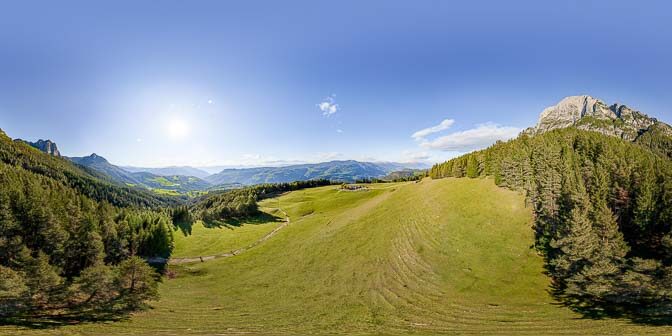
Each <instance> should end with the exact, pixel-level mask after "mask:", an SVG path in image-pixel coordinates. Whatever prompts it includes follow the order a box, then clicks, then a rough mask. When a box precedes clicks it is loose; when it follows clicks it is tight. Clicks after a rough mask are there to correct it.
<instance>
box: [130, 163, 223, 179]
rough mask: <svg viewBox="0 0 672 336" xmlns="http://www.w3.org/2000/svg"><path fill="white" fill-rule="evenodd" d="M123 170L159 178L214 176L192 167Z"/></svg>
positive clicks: (131, 168) (132, 168)
mask: <svg viewBox="0 0 672 336" xmlns="http://www.w3.org/2000/svg"><path fill="white" fill-rule="evenodd" d="M121 168H122V169H123V170H125V171H128V172H131V173H140V172H145V173H152V174H154V175H159V176H175V175H183V176H195V177H198V178H201V179H202V178H205V177H207V176H209V175H212V174H213V173H209V172H207V171H205V170H203V169H199V168H194V167H190V166H170V167H162V168H142V167H130V166H122V167H121ZM218 171H219V170H217V172H218Z"/></svg>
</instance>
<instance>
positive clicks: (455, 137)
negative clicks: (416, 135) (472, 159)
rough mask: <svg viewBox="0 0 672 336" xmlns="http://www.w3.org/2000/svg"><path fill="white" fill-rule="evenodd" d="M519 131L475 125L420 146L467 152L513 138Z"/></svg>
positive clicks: (488, 125)
mask: <svg viewBox="0 0 672 336" xmlns="http://www.w3.org/2000/svg"><path fill="white" fill-rule="evenodd" d="M520 131H521V129H519V128H516V127H509V126H500V125H498V124H494V123H485V124H479V125H476V127H475V128H472V129H468V130H465V131H461V132H454V133H450V134H447V135H444V136H441V137H438V138H436V139H434V140H431V141H424V142H422V143H421V146H422V147H424V148H427V149H434V150H441V151H458V152H468V151H473V150H476V149H481V148H485V147H487V146H490V145H492V144H493V143H495V142H496V141H497V140H509V139H512V138H515V137H516V136H517V135H518V133H520Z"/></svg>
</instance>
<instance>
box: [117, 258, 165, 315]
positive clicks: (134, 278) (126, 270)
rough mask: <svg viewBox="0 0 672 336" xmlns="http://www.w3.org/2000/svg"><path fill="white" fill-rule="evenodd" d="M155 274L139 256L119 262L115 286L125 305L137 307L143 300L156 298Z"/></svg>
mask: <svg viewBox="0 0 672 336" xmlns="http://www.w3.org/2000/svg"><path fill="white" fill-rule="evenodd" d="M155 274H156V273H155V272H154V270H153V269H152V268H151V267H150V266H149V265H147V263H146V262H145V261H144V260H142V259H141V258H139V257H130V258H128V259H126V260H124V261H122V262H121V263H120V264H119V266H118V267H117V279H116V288H117V290H118V291H119V293H120V294H121V295H122V297H123V298H124V300H125V302H126V304H127V305H129V306H131V307H138V306H140V305H141V304H142V302H144V301H145V300H151V299H156V298H158V291H157V283H156V280H155V279H154V276H155Z"/></svg>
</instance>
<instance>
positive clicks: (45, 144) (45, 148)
mask: <svg viewBox="0 0 672 336" xmlns="http://www.w3.org/2000/svg"><path fill="white" fill-rule="evenodd" d="M16 141H21V142H23V143H26V144H28V145H30V146H31V147H34V148H37V149H39V150H40V151H42V152H44V153H47V154H49V155H53V156H61V152H59V151H58V146H56V143H55V142H53V141H51V140H48V139H47V140H42V139H40V140H37V141H36V142H31V141H26V140H22V139H16Z"/></svg>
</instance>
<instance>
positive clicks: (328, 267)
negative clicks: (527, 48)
mask: <svg viewBox="0 0 672 336" xmlns="http://www.w3.org/2000/svg"><path fill="white" fill-rule="evenodd" d="M260 205H261V207H262V210H263V211H264V212H265V213H266V214H267V216H264V217H260V218H265V219H266V220H267V221H266V222H265V221H264V220H255V221H252V222H250V223H235V225H232V224H230V223H229V224H222V225H217V226H212V225H208V224H204V223H202V222H198V223H196V224H195V225H194V226H192V227H191V232H190V234H188V235H185V234H183V233H182V232H180V231H176V232H175V233H174V235H175V251H174V256H175V257H194V256H202V255H209V254H216V253H222V252H227V251H230V250H232V249H235V248H240V247H244V246H247V245H249V244H250V243H252V242H254V241H256V240H258V239H259V238H261V237H263V236H265V235H267V234H268V233H269V232H271V231H272V230H274V229H275V228H276V227H278V225H281V221H280V220H279V219H282V218H283V216H284V213H282V212H280V211H278V210H277V209H278V208H279V209H282V210H284V211H285V212H286V214H287V215H288V216H289V218H290V223H289V224H288V225H287V226H286V227H284V228H282V229H281V230H279V231H278V232H277V234H275V235H274V236H272V237H271V238H270V239H268V240H266V241H264V242H263V243H260V244H259V245H257V246H255V247H254V248H251V249H249V250H247V251H245V252H244V253H242V254H240V255H237V256H234V257H228V258H220V259H215V260H211V261H206V262H196V263H190V264H179V265H170V266H168V267H169V269H170V271H171V272H170V273H171V274H172V275H171V277H170V278H168V277H164V278H163V282H162V284H161V286H160V294H161V299H160V300H158V301H154V302H151V309H148V310H145V311H141V312H137V313H134V314H133V315H131V316H129V317H127V318H125V319H122V320H121V321H103V322H84V323H80V321H72V323H71V324H70V325H64V326H59V327H53V326H48V327H45V328H44V329H35V328H33V329H31V328H28V327H25V328H19V327H16V326H11V327H0V334H1V335H13V334H20V335H22V334H26V335H28V334H48V335H105V334H115V335H229V334H231V335H235V334H269V335H277V334H296V335H305V334H337V333H340V334H380V335H398V334H488V335H490V334H500V335H539V334H567V335H592V334H594V335H605V334H619V335H641V334H661V335H662V334H667V335H669V334H672V328H671V327H668V326H654V325H647V324H637V323H635V322H633V321H631V320H629V319H612V318H605V319H591V318H585V317H584V316H582V315H580V314H578V313H575V312H573V311H572V310H570V309H569V308H567V307H564V306H562V305H561V304H559V303H558V302H557V301H556V300H555V299H554V298H553V297H552V296H551V295H550V294H549V284H550V283H549V278H548V277H547V276H546V275H545V274H544V268H543V260H542V258H541V257H540V256H539V255H538V254H537V253H536V251H535V250H534V249H532V248H531V246H532V245H533V243H534V238H533V232H532V229H531V225H532V211H531V210H530V209H529V208H526V207H525V202H524V197H523V196H522V195H520V194H519V193H516V192H513V191H509V190H506V189H503V188H498V187H496V186H495V185H494V183H493V182H492V180H490V179H453V178H446V179H441V180H431V179H425V180H423V181H422V182H420V183H399V184H380V185H372V186H371V188H370V189H368V190H366V191H340V190H339V188H338V187H337V186H328V187H322V188H314V189H305V190H300V191H294V192H291V193H287V194H284V195H282V196H280V197H278V198H274V199H267V200H264V201H262V202H261V204H260Z"/></svg>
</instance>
